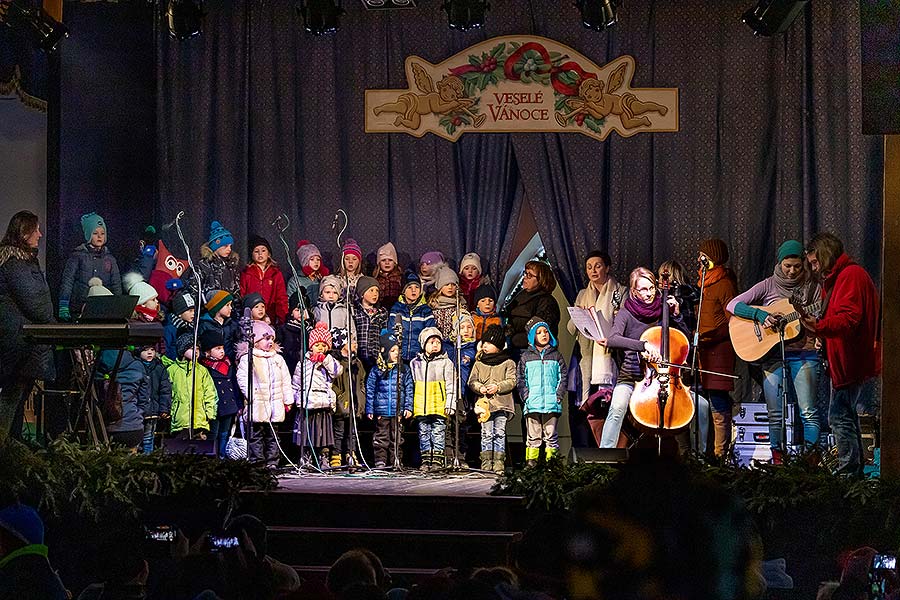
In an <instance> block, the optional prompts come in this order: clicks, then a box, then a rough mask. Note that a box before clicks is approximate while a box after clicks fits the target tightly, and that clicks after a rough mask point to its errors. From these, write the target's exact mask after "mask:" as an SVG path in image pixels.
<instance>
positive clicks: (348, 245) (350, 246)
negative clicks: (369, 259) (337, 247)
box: [341, 238, 362, 261]
mask: <svg viewBox="0 0 900 600" xmlns="http://www.w3.org/2000/svg"><path fill="white" fill-rule="evenodd" d="M344 254H354V255H356V258H358V259H359V260H360V261H362V248H360V247H359V244H357V243H356V240H354V239H353V238H347V241H346V242H344V247H343V248H341V255H342V256H343V255H344Z"/></svg>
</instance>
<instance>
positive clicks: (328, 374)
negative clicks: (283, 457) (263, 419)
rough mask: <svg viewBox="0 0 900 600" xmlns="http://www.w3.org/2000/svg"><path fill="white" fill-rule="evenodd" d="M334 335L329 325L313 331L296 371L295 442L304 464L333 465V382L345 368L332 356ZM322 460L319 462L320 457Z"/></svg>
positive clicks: (294, 382)
mask: <svg viewBox="0 0 900 600" xmlns="http://www.w3.org/2000/svg"><path fill="white" fill-rule="evenodd" d="M329 350H331V332H330V331H329V330H328V326H327V325H326V324H325V323H317V324H316V326H315V327H314V328H313V330H312V331H310V332H309V351H308V352H307V353H306V356H305V358H304V359H303V362H302V363H300V364H299V365H298V366H297V369H296V370H295V371H294V379H293V388H294V403H295V404H296V405H297V414H296V416H295V417H294V443H296V444H297V445H298V446H300V456H301V461H302V463H306V464H310V463H312V462H314V461H316V460H318V461H319V467H320V468H324V467H327V466H329V465H330V464H331V453H332V452H333V451H334V423H333V421H332V416H333V414H334V409H335V405H336V396H335V393H334V390H333V389H332V387H331V386H332V383H333V382H334V380H335V379H336V378H337V377H338V375H340V374H341V372H342V371H343V367H342V366H341V365H340V363H338V361H337V360H336V359H335V358H334V357H333V356H332V355H331V354H329ZM316 457H318V459H317V458H316Z"/></svg>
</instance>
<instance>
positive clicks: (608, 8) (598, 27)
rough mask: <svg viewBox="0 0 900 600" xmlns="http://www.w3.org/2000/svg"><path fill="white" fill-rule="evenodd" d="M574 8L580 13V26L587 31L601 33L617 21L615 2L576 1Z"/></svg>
mask: <svg viewBox="0 0 900 600" xmlns="http://www.w3.org/2000/svg"><path fill="white" fill-rule="evenodd" d="M575 6H577V7H578V10H580V11H581V24H582V25H584V26H585V27H587V28H588V29H594V30H595V31H603V30H604V29H606V28H607V27H612V26H613V25H615V24H616V21H617V20H618V16H617V12H618V9H617V7H616V0H578V1H577V2H575Z"/></svg>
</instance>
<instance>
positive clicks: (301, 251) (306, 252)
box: [297, 240, 322, 269]
mask: <svg viewBox="0 0 900 600" xmlns="http://www.w3.org/2000/svg"><path fill="white" fill-rule="evenodd" d="M313 256H318V257H320V258H321V257H322V253H321V252H319V249H318V248H317V247H316V245H315V244H313V243H312V242H310V241H309V240H300V241H299V242H297V260H298V261H300V268H301V269H302V268H303V267H305V266H308V265H309V259H311V258H312V257H313Z"/></svg>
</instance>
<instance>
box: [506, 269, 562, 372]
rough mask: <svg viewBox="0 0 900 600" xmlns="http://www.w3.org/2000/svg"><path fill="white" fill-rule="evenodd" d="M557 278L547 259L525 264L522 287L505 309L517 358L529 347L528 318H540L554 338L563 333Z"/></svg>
mask: <svg viewBox="0 0 900 600" xmlns="http://www.w3.org/2000/svg"><path fill="white" fill-rule="evenodd" d="M554 289H556V278H555V277H554V276H553V270H552V269H551V268H550V265H548V264H547V263H545V262H541V261H539V260H531V261H528V263H526V264H525V276H524V278H523V279H522V289H521V290H519V292H518V293H517V294H516V295H515V296H513V297H512V299H511V300H510V301H509V303H507V305H506V307H505V308H504V309H503V316H504V317H505V319H506V333H507V335H508V336H509V343H510V346H511V348H510V349H511V350H512V351H513V352H514V353H515V357H516V359H518V356H519V355H520V354H521V353H522V352H523V351H524V350H525V349H526V348H528V327H527V324H528V321H530V320H531V318H532V317H539V318H540V319H541V320H542V321H544V322H545V323H547V324H548V325H549V326H550V333H552V334H553V337H557V336H558V335H559V319H560V315H559V304H557V302H556V298H554V297H553V290H554Z"/></svg>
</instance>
